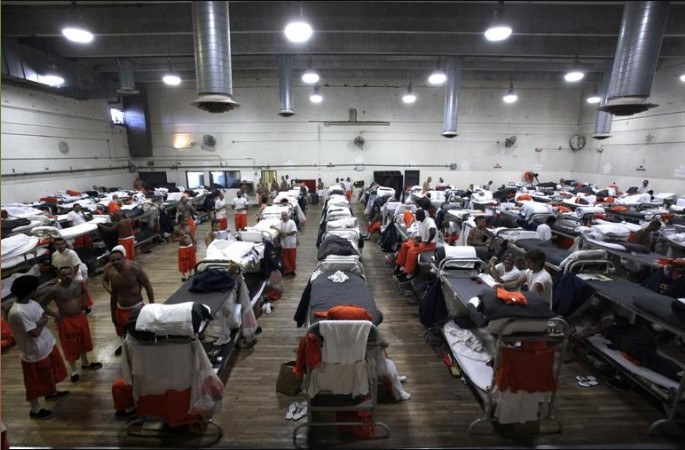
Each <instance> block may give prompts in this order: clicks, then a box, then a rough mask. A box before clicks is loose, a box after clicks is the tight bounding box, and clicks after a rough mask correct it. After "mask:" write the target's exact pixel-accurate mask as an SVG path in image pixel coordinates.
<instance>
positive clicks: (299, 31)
mask: <svg viewBox="0 0 685 450" xmlns="http://www.w3.org/2000/svg"><path fill="white" fill-rule="evenodd" d="M283 32H284V33H285V37H287V38H288V40H289V41H291V42H296V43H298V44H299V43H302V42H307V41H308V40H309V38H310V37H312V33H313V32H314V31H313V30H312V27H311V26H310V25H309V24H308V23H307V22H290V23H289V24H288V25H287V26H286V27H285V30H283Z"/></svg>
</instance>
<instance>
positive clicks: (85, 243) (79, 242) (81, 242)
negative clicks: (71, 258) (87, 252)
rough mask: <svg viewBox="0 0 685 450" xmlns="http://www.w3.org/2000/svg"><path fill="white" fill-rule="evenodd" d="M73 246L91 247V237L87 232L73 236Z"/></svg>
mask: <svg viewBox="0 0 685 450" xmlns="http://www.w3.org/2000/svg"><path fill="white" fill-rule="evenodd" d="M74 248H93V239H92V238H91V237H90V235H89V234H82V235H81V236H77V237H75V238H74Z"/></svg>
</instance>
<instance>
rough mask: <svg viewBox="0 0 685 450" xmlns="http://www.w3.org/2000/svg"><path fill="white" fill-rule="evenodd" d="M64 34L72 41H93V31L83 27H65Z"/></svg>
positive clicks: (85, 42)
mask: <svg viewBox="0 0 685 450" xmlns="http://www.w3.org/2000/svg"><path fill="white" fill-rule="evenodd" d="M62 34H63V35H64V37H65V38H67V39H69V40H70V41H72V42H78V43H79V44H87V43H89V42H92V41H93V33H91V32H90V31H88V30H84V29H82V28H72V27H69V28H64V29H62Z"/></svg>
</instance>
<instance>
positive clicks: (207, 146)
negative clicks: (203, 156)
mask: <svg viewBox="0 0 685 450" xmlns="http://www.w3.org/2000/svg"><path fill="white" fill-rule="evenodd" d="M215 147H216V138H215V137H214V136H212V135H211V134H205V135H204V136H202V149H203V150H214V149H215Z"/></svg>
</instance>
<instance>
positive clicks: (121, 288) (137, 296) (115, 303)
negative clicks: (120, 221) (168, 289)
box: [102, 245, 155, 356]
mask: <svg viewBox="0 0 685 450" xmlns="http://www.w3.org/2000/svg"><path fill="white" fill-rule="evenodd" d="M125 258H126V249H124V247H122V246H121V245H117V246H116V247H114V248H113V249H112V253H111V255H110V257H109V263H108V264H107V265H106V266H105V269H104V274H103V276H102V286H103V287H104V288H105V290H106V291H107V292H109V294H110V309H111V311H112V323H113V324H114V327H115V328H116V330H117V335H118V336H119V337H121V338H123V337H125V336H126V322H127V321H128V319H129V316H130V315H131V311H132V310H133V309H134V308H136V307H138V306H141V305H142V304H143V294H142V292H141V290H142V289H143V288H145V292H146V293H147V298H148V301H149V302H150V303H154V302H155V295H154V292H153V291H152V285H151V284H150V280H149V279H148V277H147V274H146V273H145V271H143V269H142V268H141V267H140V266H139V265H138V264H136V263H135V262H133V261H127V260H126V259H125ZM114 354H115V355H116V356H119V355H121V347H119V348H118V349H117V350H116V352H115V353H114Z"/></svg>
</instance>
